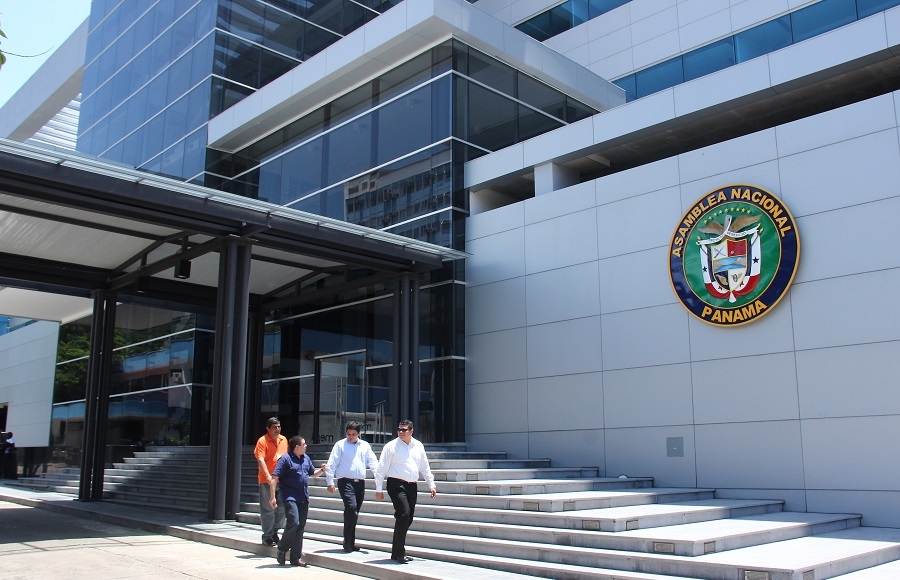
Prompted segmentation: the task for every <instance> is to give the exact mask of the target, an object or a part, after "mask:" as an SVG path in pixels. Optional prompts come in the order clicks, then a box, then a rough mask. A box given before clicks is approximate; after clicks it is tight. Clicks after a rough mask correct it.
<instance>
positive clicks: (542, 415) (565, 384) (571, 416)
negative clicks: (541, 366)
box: [528, 372, 605, 465]
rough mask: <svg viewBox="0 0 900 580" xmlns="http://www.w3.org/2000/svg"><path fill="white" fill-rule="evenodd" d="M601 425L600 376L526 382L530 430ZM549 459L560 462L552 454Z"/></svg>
mask: <svg viewBox="0 0 900 580" xmlns="http://www.w3.org/2000/svg"><path fill="white" fill-rule="evenodd" d="M604 426H605V425H604V423H603V373H599V372H597V373H584V374H577V375H562V376H553V377H546V378H532V379H528V429H529V430H530V431H541V432H544V431H559V430H566V429H602V428H603V427H604ZM552 457H553V458H554V459H555V460H557V461H561V460H560V459H559V458H558V457H556V456H555V454H554V455H553V456H552ZM561 465H577V464H575V463H561Z"/></svg>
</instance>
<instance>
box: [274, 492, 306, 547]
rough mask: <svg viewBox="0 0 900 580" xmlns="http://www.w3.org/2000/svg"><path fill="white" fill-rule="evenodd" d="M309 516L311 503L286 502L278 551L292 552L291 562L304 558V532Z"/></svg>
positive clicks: (290, 500)
mask: <svg viewBox="0 0 900 580" xmlns="http://www.w3.org/2000/svg"><path fill="white" fill-rule="evenodd" d="M308 515H309V502H308V501H305V502H303V503H297V502H296V501H294V500H292V499H289V500H286V501H285V502H284V516H285V522H286V523H285V525H284V533H283V534H281V541H280V542H278V551H279V552H287V551H288V550H290V551H291V562H296V561H297V560H299V559H301V558H302V557H303V530H304V529H305V528H306V517H307V516H308Z"/></svg>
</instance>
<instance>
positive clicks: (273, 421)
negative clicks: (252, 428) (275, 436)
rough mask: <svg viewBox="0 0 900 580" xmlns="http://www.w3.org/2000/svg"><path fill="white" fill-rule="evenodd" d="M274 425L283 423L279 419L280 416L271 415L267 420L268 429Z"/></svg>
mask: <svg viewBox="0 0 900 580" xmlns="http://www.w3.org/2000/svg"><path fill="white" fill-rule="evenodd" d="M272 425H281V421H279V420H278V417H269V420H268V421H266V429H268V428H269V427H271V426H272Z"/></svg>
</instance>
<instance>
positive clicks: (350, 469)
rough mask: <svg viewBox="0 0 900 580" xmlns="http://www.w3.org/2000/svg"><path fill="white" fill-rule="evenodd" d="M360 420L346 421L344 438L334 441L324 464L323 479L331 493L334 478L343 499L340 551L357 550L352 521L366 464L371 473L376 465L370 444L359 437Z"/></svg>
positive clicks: (363, 484)
mask: <svg viewBox="0 0 900 580" xmlns="http://www.w3.org/2000/svg"><path fill="white" fill-rule="evenodd" d="M359 428H360V424H359V423H358V422H357V421H350V422H349V423H347V428H346V429H345V430H344V433H345V434H346V435H347V437H346V438H345V439H341V440H340V441H338V442H337V443H335V444H334V447H332V449H331V455H330V456H329V457H328V463H326V464H325V483H326V484H328V491H329V492H330V493H334V487H335V485H334V479H335V478H337V488H338V492H339V493H340V494H341V499H342V500H344V551H345V552H354V551H358V550H359V548H357V547H356V521H357V520H358V519H359V511H360V510H361V509H362V504H363V501H364V500H365V499H366V468H369V469H371V470H372V472H373V473H375V472H376V470H377V469H378V459H377V458H376V457H375V452H374V451H372V447H371V445H369V444H368V443H366V442H365V441H363V440H362V439H360V438H359Z"/></svg>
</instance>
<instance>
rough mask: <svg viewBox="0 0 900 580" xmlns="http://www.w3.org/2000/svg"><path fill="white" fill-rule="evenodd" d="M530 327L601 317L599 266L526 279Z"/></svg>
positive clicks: (585, 265) (550, 272)
mask: <svg viewBox="0 0 900 580" xmlns="http://www.w3.org/2000/svg"><path fill="white" fill-rule="evenodd" d="M525 302H526V304H527V307H526V312H527V320H528V324H529V325H535V324H544V323H547V322H559V321H562V320H571V319H573V318H584V317H586V316H597V315H599V314H600V279H599V273H598V272H597V263H596V262H586V263H584V264H578V265H576V266H569V267H567V268H559V269H557V270H549V271H547V272H541V273H538V274H531V275H529V276H526V278H525Z"/></svg>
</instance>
